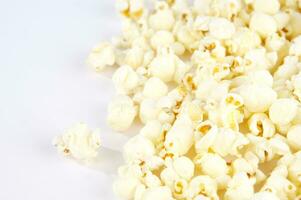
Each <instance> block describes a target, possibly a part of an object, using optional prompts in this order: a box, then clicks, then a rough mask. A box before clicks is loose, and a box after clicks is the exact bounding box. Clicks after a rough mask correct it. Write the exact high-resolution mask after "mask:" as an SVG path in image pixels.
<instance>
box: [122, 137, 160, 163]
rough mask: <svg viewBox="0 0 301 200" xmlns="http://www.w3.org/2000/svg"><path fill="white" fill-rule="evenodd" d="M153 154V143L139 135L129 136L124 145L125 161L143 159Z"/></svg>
mask: <svg viewBox="0 0 301 200" xmlns="http://www.w3.org/2000/svg"><path fill="white" fill-rule="evenodd" d="M154 154H155V147H154V145H153V143H152V142H151V141H150V140H148V139H146V138H145V137H143V136H140V135H137V136H135V137H133V138H131V139H130V140H129V141H128V142H127V143H126V144H125V146H124V158H125V160H126V161H127V162H131V161H135V160H145V159H147V158H149V157H151V156H153V155H154Z"/></svg>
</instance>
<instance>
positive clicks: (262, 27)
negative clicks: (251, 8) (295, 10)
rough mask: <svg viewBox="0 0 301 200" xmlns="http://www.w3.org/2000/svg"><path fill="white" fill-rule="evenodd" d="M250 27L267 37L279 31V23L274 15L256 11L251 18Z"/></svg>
mask: <svg viewBox="0 0 301 200" xmlns="http://www.w3.org/2000/svg"><path fill="white" fill-rule="evenodd" d="M257 1H260V0H257ZM250 28H251V30H254V31H256V32H257V33H258V34H260V36H262V37H263V38H265V37H267V36H269V35H271V34H272V33H275V32H276V31H277V23H276V21H275V19H274V18H273V17H272V16H270V15H267V14H264V13H261V12H255V13H253V14H252V17H251V19H250Z"/></svg>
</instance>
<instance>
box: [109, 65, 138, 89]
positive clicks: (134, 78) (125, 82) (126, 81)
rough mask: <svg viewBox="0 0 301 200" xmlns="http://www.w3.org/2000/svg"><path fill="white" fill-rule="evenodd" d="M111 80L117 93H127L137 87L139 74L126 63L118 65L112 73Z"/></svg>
mask: <svg viewBox="0 0 301 200" xmlns="http://www.w3.org/2000/svg"><path fill="white" fill-rule="evenodd" d="M112 81H113V83H114V85H115V88H116V90H117V93H119V94H129V93H131V92H133V90H134V89H135V88H137V87H138V85H139V83H140V77H139V75H138V74H137V73H136V72H135V71H134V70H133V69H132V68H131V67H130V66H128V65H124V66H121V67H119V68H118V69H117V70H116V71H115V73H114V74H113V77H112Z"/></svg>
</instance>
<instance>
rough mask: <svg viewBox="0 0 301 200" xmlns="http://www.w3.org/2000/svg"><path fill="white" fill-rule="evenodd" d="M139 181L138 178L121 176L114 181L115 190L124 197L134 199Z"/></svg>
mask: <svg viewBox="0 0 301 200" xmlns="http://www.w3.org/2000/svg"><path fill="white" fill-rule="evenodd" d="M139 183H140V182H139V180H138V179H136V178H120V179H118V180H116V181H115V182H114V185H113V190H114V192H115V194H117V195H118V196H119V197H120V198H122V199H133V198H134V195H135V190H136V188H137V187H138V186H139Z"/></svg>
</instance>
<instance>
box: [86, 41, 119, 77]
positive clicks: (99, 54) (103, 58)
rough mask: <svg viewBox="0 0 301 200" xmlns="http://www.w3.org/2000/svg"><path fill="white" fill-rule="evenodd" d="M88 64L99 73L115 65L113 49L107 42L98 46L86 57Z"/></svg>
mask: <svg viewBox="0 0 301 200" xmlns="http://www.w3.org/2000/svg"><path fill="white" fill-rule="evenodd" d="M87 62H88V64H89V65H90V66H91V67H93V68H94V69H95V71H97V72H100V71H102V70H103V69H104V68H106V67H107V66H112V65H114V64H115V53H114V47H113V46H112V45H111V44H110V43H107V42H103V43H101V44H99V45H98V46H97V47H95V48H93V49H92V52H91V54H90V55H89V57H88V61H87Z"/></svg>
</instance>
